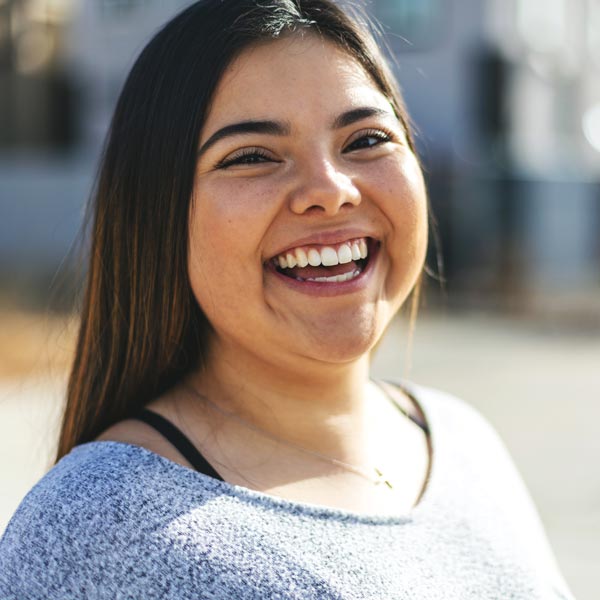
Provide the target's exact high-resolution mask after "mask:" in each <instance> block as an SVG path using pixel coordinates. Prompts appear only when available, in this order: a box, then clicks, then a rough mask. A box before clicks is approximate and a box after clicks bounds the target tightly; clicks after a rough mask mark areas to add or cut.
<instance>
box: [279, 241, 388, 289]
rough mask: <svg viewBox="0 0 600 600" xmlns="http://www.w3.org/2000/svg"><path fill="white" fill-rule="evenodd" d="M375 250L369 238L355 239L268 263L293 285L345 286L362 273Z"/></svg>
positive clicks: (310, 248)
mask: <svg viewBox="0 0 600 600" xmlns="http://www.w3.org/2000/svg"><path fill="white" fill-rule="evenodd" d="M378 246H379V242H377V241H376V240H374V239H372V238H355V239H352V240H347V241H345V242H342V243H341V244H335V245H328V246H325V245H315V246H303V247H299V248H293V249H291V250H288V251H286V252H284V253H282V254H279V255H277V256H275V257H273V258H272V259H271V261H272V264H273V266H274V267H275V270H276V271H277V272H278V273H280V274H282V275H284V276H285V277H289V278H291V279H295V280H296V281H300V282H313V283H326V284H327V283H328V284H332V283H344V282H346V281H352V280H353V279H356V278H357V277H359V276H360V275H361V273H363V271H364V270H365V269H366V268H367V266H368V264H369V262H370V260H372V257H373V256H374V254H375V252H376V250H377V248H378Z"/></svg>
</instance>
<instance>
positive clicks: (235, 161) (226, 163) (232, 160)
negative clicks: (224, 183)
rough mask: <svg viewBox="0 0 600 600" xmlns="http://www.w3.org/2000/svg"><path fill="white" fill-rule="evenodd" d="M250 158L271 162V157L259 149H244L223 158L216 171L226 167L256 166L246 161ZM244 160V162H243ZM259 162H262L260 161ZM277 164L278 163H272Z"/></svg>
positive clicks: (252, 162)
mask: <svg viewBox="0 0 600 600" xmlns="http://www.w3.org/2000/svg"><path fill="white" fill-rule="evenodd" d="M250 157H255V158H260V159H265V160H272V158H271V156H270V155H269V154H267V153H266V152H265V151H264V150H262V149H260V148H244V149H243V150H240V151H239V152H237V153H235V154H234V155H233V156H230V157H227V158H224V159H223V160H222V161H220V162H219V163H217V165H216V168H217V169H226V168H227V167H231V166H233V165H251V164H256V163H255V162H254V161H249V160H247V159H248V158H250ZM245 159H246V160H245ZM260 162H263V161H262V160H261V161H260ZM274 162H279V161H274Z"/></svg>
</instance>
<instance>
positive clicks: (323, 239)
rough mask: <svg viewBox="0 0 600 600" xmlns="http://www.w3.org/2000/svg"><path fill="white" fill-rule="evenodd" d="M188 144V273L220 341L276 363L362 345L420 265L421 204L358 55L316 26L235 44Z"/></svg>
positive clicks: (347, 356)
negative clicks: (192, 161) (197, 133)
mask: <svg viewBox="0 0 600 600" xmlns="http://www.w3.org/2000/svg"><path fill="white" fill-rule="evenodd" d="M199 147H200V155H199V160H198V165H197V171H196V179H195V186H194V197H193V202H192V208H191V212H190V244H189V277H190V280H191V285H192V288H193V291H194V294H195V296H196V298H197V300H198V302H199V304H200V306H201V307H202V309H203V311H204V313H205V314H206V316H207V317H208V319H209V320H210V322H211V324H212V326H213V328H214V332H215V335H216V337H217V341H218V343H219V345H220V346H221V347H226V348H228V349H229V350H230V351H233V352H234V353H236V352H237V353H238V354H239V356H240V358H241V357H242V356H243V355H244V354H246V356H252V357H253V358H255V359H256V358H260V359H261V360H264V361H267V362H269V363H271V364H272V365H280V366H282V367H290V366H292V367H293V366H294V365H298V364H299V363H298V361H305V360H313V361H314V360H318V361H328V362H332V363H342V362H347V361H351V360H354V359H357V358H359V357H361V356H363V355H364V354H365V353H366V352H368V351H369V350H370V349H371V348H372V347H373V346H374V344H375V343H376V342H377V341H378V339H379V337H380V336H381V334H382V333H383V331H384V329H385V327H386V326H387V324H388V323H389V321H390V319H391V318H392V316H393V315H394V313H395V312H396V311H397V310H398V308H399V307H400V305H401V304H402V303H403V302H404V300H405V299H406V297H407V296H408V294H409V293H410V290H411V289H412V287H413V286H414V284H415V282H416V280H417V278H418V276H419V273H420V271H421V269H422V266H423V262H424V259H425V253H426V246H427V208H426V194H425V189H424V184H423V179H422V174H421V171H420V169H419V166H418V164H417V161H416V159H415V156H414V155H413V153H412V152H411V150H410V148H409V146H408V144H407V141H406V136H405V132H404V130H403V127H402V125H401V123H400V122H399V121H398V119H397V118H396V117H395V116H394V111H393V109H392V107H391V105H390V103H389V101H388V100H387V99H386V97H385V96H384V95H383V94H382V93H381V92H380V91H379V90H378V88H377V87H376V86H375V84H374V83H373V82H372V81H371V79H370V77H369V76H368V75H367V74H366V72H365V71H364V70H363V68H362V67H361V66H360V65H359V63H358V62H356V61H355V60H354V59H353V58H351V57H350V56H349V55H348V54H346V53H345V52H344V51H342V50H340V49H338V48H337V47H336V46H334V45H333V44H332V43H330V42H327V41H324V40H322V39H320V38H318V37H316V36H314V35H308V36H305V37H293V38H286V39H282V40H278V41H274V42H269V43H265V44H263V45H259V46H257V47H253V48H251V49H248V50H246V51H245V52H244V53H243V54H242V55H241V56H240V57H239V58H238V59H237V60H235V61H234V62H233V63H232V64H231V65H230V67H229V68H228V69H227V71H226V72H225V74H224V76H223V78H222V80H221V82H220V84H219V86H218V88H217V90H216V93H215V96H214V99H213V102H212V106H211V109H210V111H209V114H208V117H207V119H206V122H205V125H204V128H203V131H202V134H201V139H200V143H199ZM365 253H368V254H367V255H366V257H365Z"/></svg>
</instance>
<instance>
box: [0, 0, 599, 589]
mask: <svg viewBox="0 0 600 600" xmlns="http://www.w3.org/2000/svg"><path fill="white" fill-rule="evenodd" d="M187 4H189V2H185V1H182V0H79V1H77V0H0V451H1V452H0V476H1V483H0V532H1V531H2V530H3V528H4V527H5V526H6V523H7V522H8V519H9V518H10V515H11V514H12V512H13V511H14V509H15V508H16V506H17V504H18V503H19V501H20V499H21V498H22V497H23V495H24V494H25V493H26V492H27V490H28V489H29V487H30V486H31V485H32V484H33V483H34V482H35V481H36V480H37V479H38V478H39V477H40V476H41V475H42V474H43V473H44V471H45V470H46V469H47V468H48V465H49V464H50V462H49V461H50V460H51V453H52V450H53V446H54V443H55V440H56V431H57V427H58V419H59V415H60V408H61V400H62V397H63V395H64V384H65V376H66V372H67V369H68V364H69V361H70V359H71V356H72V352H73V337H74V332H75V331H76V327H77V317H76V315H75V314H73V311H72V309H73V305H74V301H75V290H77V288H78V286H79V283H80V281H81V274H82V269H81V265H80V262H79V261H78V255H77V252H71V249H72V248H73V245H74V244H75V242H76V240H77V236H78V233H79V231H80V228H81V225H82V217H83V208H84V205H85V202H86V200H87V197H88V194H89V191H90V187H91V185H92V182H93V178H94V175H95V168H96V164H97V160H98V156H99V152H100V149H101V145H102V141H103V136H104V134H105V131H106V128H107V125H108V121H109V118H110V115H111V111H112V109H113V106H114V104H115V102H116V98H117V95H118V93H119V90H120V87H121V85H122V83H123V80H124V78H125V76H126V74H127V72H128V70H129V68H130V67H131V65H132V63H133V60H134V59H135V57H136V55H137V53H138V52H139V51H140V50H141V49H142V47H143V45H144V43H145V41H147V40H148V38H149V36H150V35H151V34H152V32H154V31H155V30H156V29H157V28H158V27H159V26H160V24H162V23H163V22H165V21H166V20H167V19H168V18H169V17H170V16H172V15H173V14H174V13H175V12H177V11H179V10H180V9H181V8H183V7H184V6H186V5H187ZM366 6H367V9H368V10H369V11H370V12H371V14H372V15H373V16H374V17H376V18H377V19H378V20H379V21H380V23H381V29H382V32H383V37H384V39H385V43H386V45H387V47H388V49H389V52H390V53H391V55H393V57H394V60H395V69H396V73H397V75H398V78H399V80H400V83H401V85H402V88H403V91H404V95H405V98H406V103H407V105H408V108H409V112H410V113H411V115H412V117H413V120H414V123H415V126H416V128H417V131H418V133H417V144H418V147H419V151H420V154H421V156H422V160H423V164H424V168H425V171H426V178H427V181H428V186H429V190H430V198H431V205H432V208H433V212H434V215H435V219H436V221H437V233H435V234H434V232H433V231H432V243H431V248H430V254H429V257H428V265H429V273H430V275H429V277H428V279H427V282H426V287H425V294H424V298H423V302H422V307H421V311H420V317H419V322H418V325H417V329H416V333H415V338H414V346H413V348H412V352H409V351H407V340H408V332H407V328H406V321H407V318H406V315H401V316H400V317H399V319H398V321H397V322H396V323H394V325H393V326H392V327H391V329H390V332H389V334H388V336H387V338H386V340H385V342H384V343H383V344H382V346H381V348H380V349H379V352H378V355H377V358H376V360H375V364H374V372H375V374H377V375H384V376H392V377H394V376H395V377H398V376H399V377H402V376H407V377H409V378H411V379H414V380H415V381H417V382H418V383H421V384H424V385H430V386H435V387H441V388H443V389H445V390H447V391H449V392H452V393H455V394H456V395H458V396H461V397H462V398H463V399H465V400H466V401H467V402H469V403H470V404H472V405H473V406H475V407H476V408H478V409H479V410H480V411H481V412H482V413H483V414H484V415H485V416H486V417H487V418H488V419H489V420H490V421H491V422H492V424H493V425H494V426H495V427H496V429H497V430H498V431H499V433H500V434H501V436H502V437H503V439H504V440H505V442H506V444H507V446H508V448H509V451H510V452H511V454H512V456H513V458H514V460H515V463H516V465H517V467H518V468H519V470H520V472H521V473H522V475H523V478H524V479H525V481H526V483H527V485H528V487H529V489H530V491H531V494H532V497H533V499H534V501H535V503H536V505H537V506H538V509H539V511H540V514H541V516H542V519H543V521H544V524H545V525H546V529H547V531H548V536H549V539H550V542H551V544H552V547H553V548H554V550H555V554H556V556H557V559H558V561H559V564H560V566H561V569H562V571H563V573H564V574H565V577H566V579H567V580H568V582H569V584H570V586H571V588H572V590H573V592H574V593H575V595H576V597H577V598H580V599H584V600H586V599H588V600H592V598H594V599H595V598H597V594H598V589H600V574H599V572H598V565H600V469H599V468H598V463H599V459H600V435H599V431H598V430H599V427H598V423H599V422H600V185H599V183H600V0H373V1H371V2H369V3H368V4H366ZM436 240H437V242H438V244H437V247H438V248H439V254H440V255H441V257H442V259H443V269H442V267H441V261H440V260H439V258H438V255H437V253H436V244H435V243H434V241H436ZM409 362H410V363H411V364H412V370H410V371H405V365H406V364H408V363H409Z"/></svg>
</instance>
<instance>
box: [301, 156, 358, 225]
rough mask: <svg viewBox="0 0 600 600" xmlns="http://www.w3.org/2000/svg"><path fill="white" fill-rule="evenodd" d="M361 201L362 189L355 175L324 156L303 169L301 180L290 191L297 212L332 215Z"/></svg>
mask: <svg viewBox="0 0 600 600" xmlns="http://www.w3.org/2000/svg"><path fill="white" fill-rule="evenodd" d="M360 201H361V194H360V190H359V189H358V188H357V187H356V185H355V183H354V181H353V180H352V177H351V176H350V175H349V174H348V173H345V172H343V171H341V170H340V169H339V168H336V165H334V164H333V163H332V162H331V161H327V160H321V161H319V162H316V161H315V162H314V163H313V164H311V165H306V166H305V168H304V169H302V173H301V176H300V183H299V185H297V186H296V187H295V188H294V190H293V191H292V192H291V197H290V209H291V210H292V212H294V213H296V214H298V215H301V214H305V213H322V214H324V215H330V216H333V215H335V214H337V213H338V212H339V211H340V210H346V209H348V208H351V207H352V206H358V205H359V204H360Z"/></svg>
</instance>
